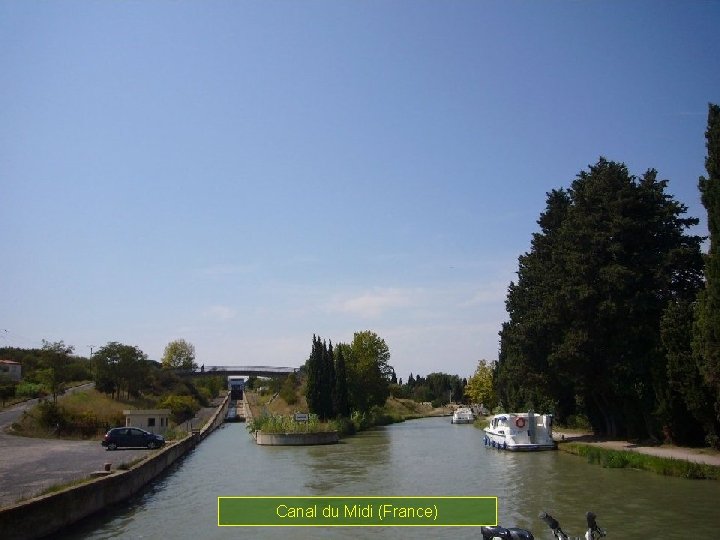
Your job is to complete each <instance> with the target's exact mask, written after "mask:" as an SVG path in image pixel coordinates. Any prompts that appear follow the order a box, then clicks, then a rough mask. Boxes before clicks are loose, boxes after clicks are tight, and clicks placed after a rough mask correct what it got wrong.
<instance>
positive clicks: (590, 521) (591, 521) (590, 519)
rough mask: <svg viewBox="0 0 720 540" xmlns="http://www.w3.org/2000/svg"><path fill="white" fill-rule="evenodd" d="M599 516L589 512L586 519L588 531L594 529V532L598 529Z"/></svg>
mask: <svg viewBox="0 0 720 540" xmlns="http://www.w3.org/2000/svg"><path fill="white" fill-rule="evenodd" d="M596 517H597V516H596V515H595V514H594V513H592V512H587V513H586V514H585V519H587V525H588V529H592V530H593V531H594V530H595V529H597V528H598V526H597V522H596V521H595V518H596Z"/></svg>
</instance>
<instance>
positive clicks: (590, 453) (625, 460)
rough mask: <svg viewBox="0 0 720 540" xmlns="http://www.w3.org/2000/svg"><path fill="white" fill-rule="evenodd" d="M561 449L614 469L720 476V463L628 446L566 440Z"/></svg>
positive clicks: (679, 474) (677, 475)
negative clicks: (617, 447) (642, 451)
mask: <svg viewBox="0 0 720 540" xmlns="http://www.w3.org/2000/svg"><path fill="white" fill-rule="evenodd" d="M558 449H559V450H562V451H563V452H567V453H569V454H574V455H576V456H581V457H584V458H585V459H586V460H587V462H588V463H594V464H598V465H601V466H603V467H607V468H610V469H623V468H626V469H639V470H643V471H651V472H654V473H656V474H662V475H664V476H676V477H680V478H694V479H709V480H720V467H716V466H714V465H706V464H703V463H694V462H691V461H685V460H681V459H672V458H664V457H658V456H649V455H646V454H640V453H638V452H628V451H625V450H611V449H609V448H600V447H597V446H591V445H587V444H582V443H562V444H560V445H558Z"/></svg>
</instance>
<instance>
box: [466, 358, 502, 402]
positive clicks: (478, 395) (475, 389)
mask: <svg viewBox="0 0 720 540" xmlns="http://www.w3.org/2000/svg"><path fill="white" fill-rule="evenodd" d="M494 369H495V366H494V363H491V362H488V361H486V360H480V361H479V362H478V366H477V368H476V369H475V373H474V374H473V376H472V377H470V378H469V379H468V382H467V386H466V387H465V395H466V396H467V397H468V398H469V399H470V401H471V402H472V403H479V404H482V405H483V406H485V407H487V408H488V409H489V410H493V409H494V408H495V406H496V405H497V393H496V392H495V385H494V375H493V372H494Z"/></svg>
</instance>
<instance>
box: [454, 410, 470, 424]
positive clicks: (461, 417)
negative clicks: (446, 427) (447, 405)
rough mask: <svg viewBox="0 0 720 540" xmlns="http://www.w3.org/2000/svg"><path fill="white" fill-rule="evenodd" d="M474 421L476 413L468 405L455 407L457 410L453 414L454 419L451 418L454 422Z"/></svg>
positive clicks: (466, 422)
mask: <svg viewBox="0 0 720 540" xmlns="http://www.w3.org/2000/svg"><path fill="white" fill-rule="evenodd" d="M474 421H475V415H474V414H473V412H472V411H471V410H470V409H469V408H468V407H460V408H459V409H455V412H454V413H453V415H452V420H450V422H451V423H453V424H472V423H473V422H474Z"/></svg>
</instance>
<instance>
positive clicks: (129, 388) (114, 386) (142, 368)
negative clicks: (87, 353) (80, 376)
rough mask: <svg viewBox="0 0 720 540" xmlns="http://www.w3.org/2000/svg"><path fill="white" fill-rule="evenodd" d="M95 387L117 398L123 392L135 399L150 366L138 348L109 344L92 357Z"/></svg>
mask: <svg viewBox="0 0 720 540" xmlns="http://www.w3.org/2000/svg"><path fill="white" fill-rule="evenodd" d="M93 366H94V368H95V387H96V388H97V389H98V390H100V391H101V392H105V393H106V394H111V395H112V396H116V395H117V397H118V398H119V397H120V396H121V395H122V393H123V392H125V394H126V395H127V396H128V397H131V396H132V397H137V396H139V395H140V390H141V387H142V386H143V384H145V382H146V379H147V375H148V371H149V369H150V366H149V365H148V359H147V355H146V354H145V353H144V352H142V351H141V350H140V348H139V347H134V346H131V345H123V344H122V343H118V342H115V341H113V342H110V343H108V344H107V345H105V346H103V347H101V348H100V349H99V350H98V351H97V352H96V353H95V354H94V355H93Z"/></svg>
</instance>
